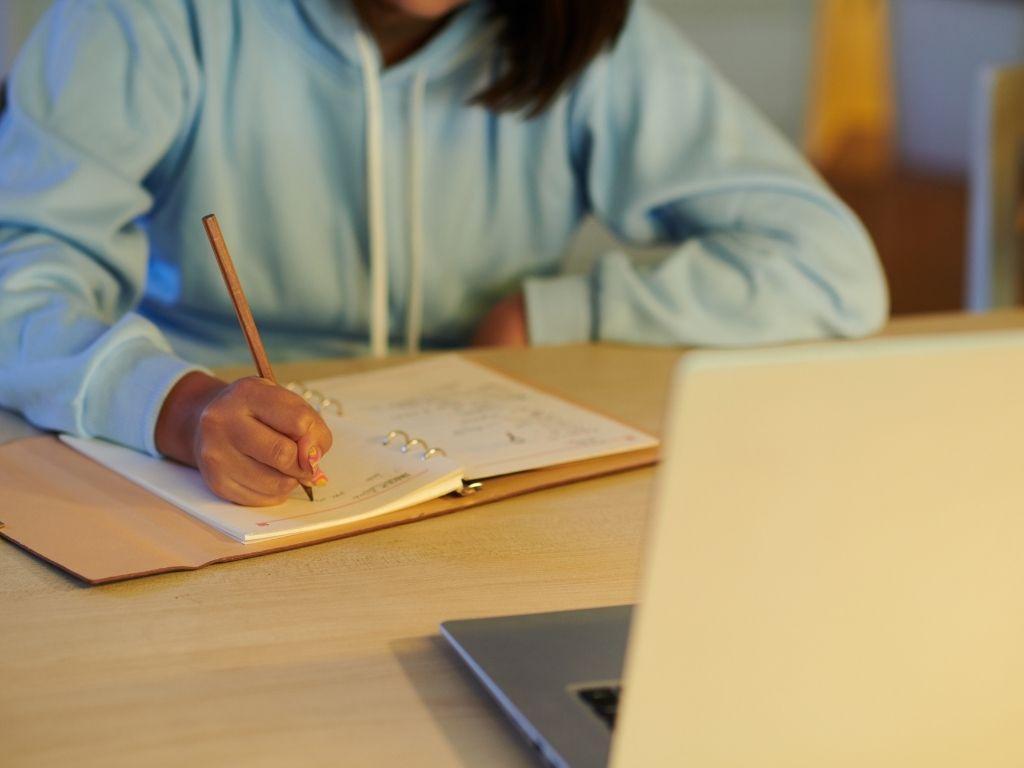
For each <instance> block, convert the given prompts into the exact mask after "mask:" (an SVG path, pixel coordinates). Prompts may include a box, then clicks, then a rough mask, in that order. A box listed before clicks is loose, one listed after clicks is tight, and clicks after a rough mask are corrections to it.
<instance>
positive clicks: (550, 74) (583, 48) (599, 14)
mask: <svg viewBox="0 0 1024 768" xmlns="http://www.w3.org/2000/svg"><path fill="white" fill-rule="evenodd" d="M491 1H492V3H493V5H494V12H493V13H494V17H495V18H497V19H499V20H500V21H501V22H502V24H503V26H502V29H501V32H500V41H501V46H502V48H503V49H504V52H505V58H506V67H505V69H504V70H503V71H502V72H501V73H500V74H499V75H498V78H497V80H495V81H494V82H493V83H491V85H490V86H488V87H487V88H485V89H484V90H483V91H481V92H480V93H478V94H477V95H476V96H475V97H474V98H473V102H474V103H476V104H482V105H483V106H485V107H488V108H489V109H493V110H498V111H501V110H517V109H525V110H527V113H528V114H529V115H530V116H531V117H533V116H535V115H537V114H540V113H541V112H543V111H544V110H545V109H546V108H547V107H548V105H549V104H551V102H552V101H553V100H554V98H555V97H556V96H558V94H559V93H560V92H561V91H562V89H563V88H566V87H568V86H570V85H571V84H572V83H573V81H575V80H576V78H577V77H579V75H580V73H582V72H583V70H584V69H585V68H586V66H587V65H588V64H589V63H590V62H591V61H593V59H594V57H595V56H597V55H598V54H599V53H600V52H601V51H602V50H604V49H605V48H609V47H611V46H613V45H614V44H615V41H616V40H617V39H618V36H619V33H620V32H621V31H622V27H623V25H624V24H625V23H626V16H627V15H628V13H629V6H630V1H631V0H491Z"/></svg>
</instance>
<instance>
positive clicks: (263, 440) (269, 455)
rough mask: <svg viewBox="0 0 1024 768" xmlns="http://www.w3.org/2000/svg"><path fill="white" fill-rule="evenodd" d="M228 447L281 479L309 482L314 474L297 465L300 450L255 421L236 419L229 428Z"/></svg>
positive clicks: (293, 442)
mask: <svg viewBox="0 0 1024 768" xmlns="http://www.w3.org/2000/svg"><path fill="white" fill-rule="evenodd" d="M228 430H229V439H230V440H231V444H232V445H233V446H234V447H235V449H236V450H238V451H239V452H240V453H243V454H244V455H246V456H248V457H249V458H251V459H253V460H255V461H257V462H259V463H260V464H263V465H265V466H267V467H270V468H271V469H274V470H276V471H278V472H280V473H281V474H283V475H288V476H289V477H294V478H295V479H296V480H309V479H310V478H311V477H312V476H313V473H312V472H310V471H309V468H308V465H307V464H306V463H305V462H302V461H300V452H299V446H298V445H297V444H296V443H295V441H294V440H292V439H291V438H290V437H288V436H287V435H282V434H281V433H280V432H275V431H274V430H273V429H271V428H270V427H268V426H267V425H266V424H264V423H263V422H261V421H258V420H256V419H254V418H251V417H250V418H245V419H239V420H238V421H236V422H234V423H233V424H231V425H230V426H229V428H228Z"/></svg>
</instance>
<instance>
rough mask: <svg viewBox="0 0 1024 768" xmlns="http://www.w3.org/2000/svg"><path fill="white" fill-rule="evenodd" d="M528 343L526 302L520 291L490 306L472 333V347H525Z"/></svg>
mask: <svg viewBox="0 0 1024 768" xmlns="http://www.w3.org/2000/svg"><path fill="white" fill-rule="evenodd" d="M529 343H530V340H529V337H528V336H527V333H526V302H525V301H524V299H523V294H521V293H517V294H514V295H512V296H507V297H506V298H504V299H502V300H501V301H499V302H498V303H497V304H495V305H494V306H493V307H491V311H490V312H488V313H487V314H486V315H484V319H483V320H481V321H480V325H478V326H477V327H476V332H475V333H474V334H473V346H474V347H525V346H527V345H529Z"/></svg>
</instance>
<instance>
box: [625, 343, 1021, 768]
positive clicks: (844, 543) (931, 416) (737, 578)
mask: <svg viewBox="0 0 1024 768" xmlns="http://www.w3.org/2000/svg"><path fill="white" fill-rule="evenodd" d="M672 400H673V406H672V411H671V415H670V417H669V421H668V423H667V428H666V437H667V445H666V453H665V459H664V462H663V465H662V469H661V473H660V476H659V481H658V490H657V495H656V505H655V522H654V525H653V529H652V535H651V537H650V541H649V545H648V561H647V570H646V575H645V578H644V584H643V588H642V592H641V599H640V606H639V608H638V615H637V618H636V619H635V621H634V625H633V628H632V635H631V641H630V646H629V650H628V654H627V666H626V681H625V685H624V691H623V695H624V700H623V704H622V710H621V711H620V714H619V726H618V729H617V733H616V735H615V737H614V739H613V747H612V750H613V752H612V763H613V765H617V766H635V765H643V766H659V765H672V766H680V765H690V766H709V765H717V766H725V765H734V766H748V765H757V766H783V765H784V766H822V765H828V766H831V767H836V766H851V767H852V766H857V768H862V766H865V765H871V766H901V767H903V766H909V765H927V766H930V768H938V767H939V766H967V765H970V766H977V765H985V766H990V767H991V766H1020V765H1024V738H1021V727H1022V726H1024V693H1022V692H1024V334H1021V333H1016V332H1014V333H993V334H984V335H969V336H961V337H952V338H950V337H944V338H927V339H893V340H879V341H869V342H860V343H842V344H831V345H813V346H806V347H796V348H786V349H774V350H761V351H749V352H746V351H745V352H700V353H694V354H691V355H689V356H687V357H686V358H685V360H684V361H683V362H682V363H681V365H680V368H679V370H678V372H677V377H676V379H675V384H674V392H673V398H672Z"/></svg>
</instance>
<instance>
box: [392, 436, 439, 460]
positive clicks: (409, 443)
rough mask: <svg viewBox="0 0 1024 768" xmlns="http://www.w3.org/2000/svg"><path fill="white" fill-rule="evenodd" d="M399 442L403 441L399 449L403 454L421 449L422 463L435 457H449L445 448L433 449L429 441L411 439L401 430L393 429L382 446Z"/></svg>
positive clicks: (416, 438)
mask: <svg viewBox="0 0 1024 768" xmlns="http://www.w3.org/2000/svg"><path fill="white" fill-rule="evenodd" d="M397 440H401V441H402V444H401V445H400V446H399V447H398V449H399V450H400V451H401V452H402V453H408V452H409V451H410V450H412V449H413V448H416V447H419V449H420V450H421V451H423V453H422V454H421V455H420V460H421V461H426V460H427V459H432V458H434V457H435V456H447V455H448V453H447V452H446V451H445V450H444V449H443V448H431V447H430V446H429V445H427V441H426V440H424V439H423V438H422V437H409V433H408V432H405V431H403V430H401V429H392V430H391V431H390V432H388V433H387V435H385V436H384V439H383V440H381V445H391V444H392V443H393V442H396V441H397Z"/></svg>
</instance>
